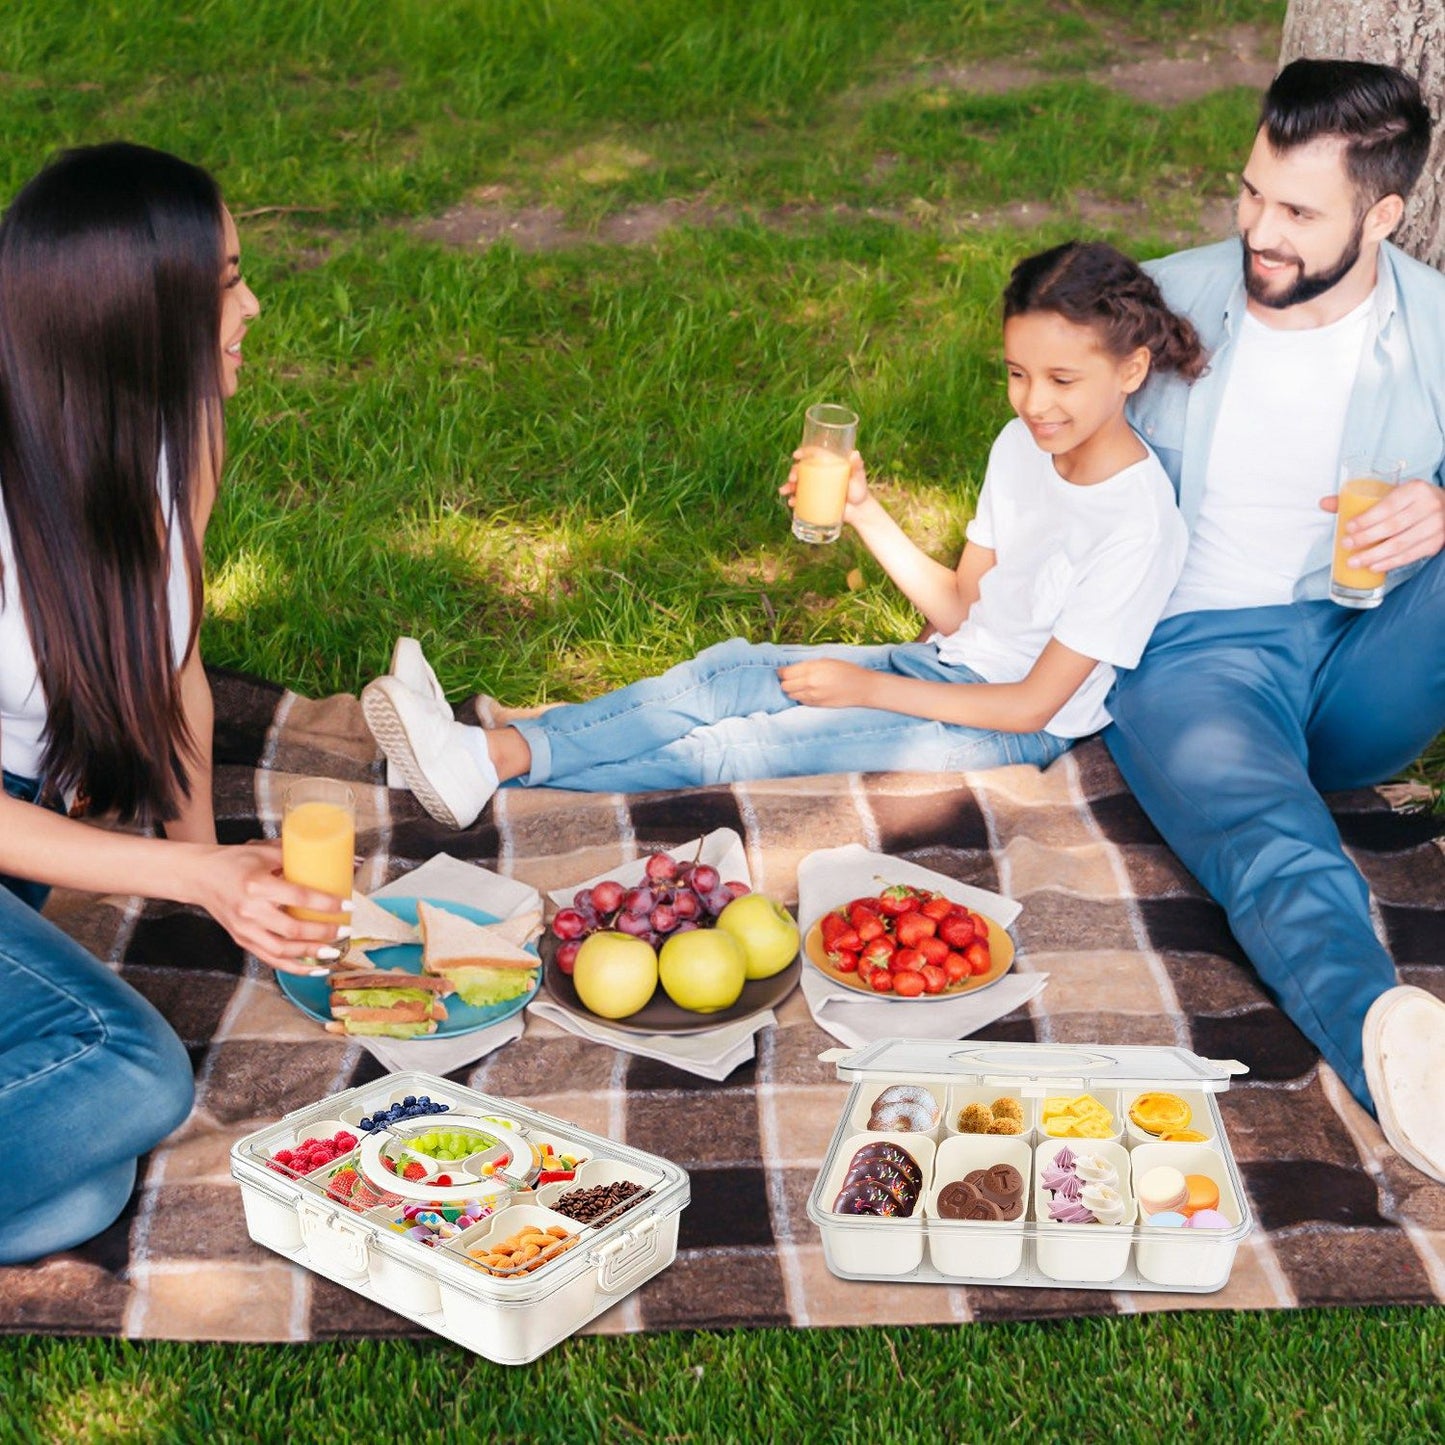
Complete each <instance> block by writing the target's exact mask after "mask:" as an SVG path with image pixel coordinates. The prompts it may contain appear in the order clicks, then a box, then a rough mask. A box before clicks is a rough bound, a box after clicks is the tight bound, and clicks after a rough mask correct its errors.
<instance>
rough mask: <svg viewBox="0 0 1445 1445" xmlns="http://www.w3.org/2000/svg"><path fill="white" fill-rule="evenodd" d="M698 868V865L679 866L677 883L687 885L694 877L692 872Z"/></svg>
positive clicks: (686, 864)
mask: <svg viewBox="0 0 1445 1445" xmlns="http://www.w3.org/2000/svg"><path fill="white" fill-rule="evenodd" d="M696 867H697V864H696V863H692V862H688V863H679V864H678V865H677V882H678V883H686V882H688V880H689V879H691V877H692V870H693V869H694V868H696Z"/></svg>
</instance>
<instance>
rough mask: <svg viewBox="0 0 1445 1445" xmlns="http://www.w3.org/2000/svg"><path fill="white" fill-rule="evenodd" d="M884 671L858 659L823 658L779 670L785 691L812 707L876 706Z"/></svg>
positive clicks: (795, 663) (794, 663)
mask: <svg viewBox="0 0 1445 1445" xmlns="http://www.w3.org/2000/svg"><path fill="white" fill-rule="evenodd" d="M879 676H880V674H879V673H876V672H873V671H872V670H870V669H869V668H866V667H859V666H858V664H857V663H856V662H838V661H836V660H834V659H833V658H828V657H819V658H815V659H813V660H812V661H811V662H793V663H789V664H788V666H787V667H780V668H779V669H778V679H779V681H780V682H781V683H782V684H783V691H784V692H785V693H787V695H788V696H789V697H790V698H792V699H793V701H794V702H800V703H804V704H805V705H806V706H808V707H872V706H874V703H873V700H872V693H873V689H874V687H875V686H876V684H877V682H878V678H879Z"/></svg>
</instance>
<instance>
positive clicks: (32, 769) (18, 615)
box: [0, 456, 191, 778]
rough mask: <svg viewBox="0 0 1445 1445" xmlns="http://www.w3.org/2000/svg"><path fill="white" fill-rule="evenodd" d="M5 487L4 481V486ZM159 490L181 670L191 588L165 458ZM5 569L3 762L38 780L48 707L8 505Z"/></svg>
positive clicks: (0, 616) (1, 549)
mask: <svg viewBox="0 0 1445 1445" xmlns="http://www.w3.org/2000/svg"><path fill="white" fill-rule="evenodd" d="M3 485H4V483H3V479H0V486H3ZM159 491H160V497H161V505H162V507H163V508H164V510H165V515H166V516H167V517H168V518H169V523H170V527H169V530H170V554H171V566H170V575H169V577H168V578H167V582H166V597H167V602H168V604H169V610H170V621H171V651H172V655H173V656H174V657H175V660H176V666H177V667H179V666H180V665H181V663H182V662H183V661H184V660H185V653H184V649H185V646H186V639H187V637H188V636H189V635H190V630H191V586H190V578H189V577H188V576H187V574H186V559H185V552H184V550H183V548H182V544H181V534H180V526H179V523H178V521H177V518H176V511H175V507H174V505H173V504H172V502H171V488H170V479H169V475H168V473H167V471H166V462H165V457H164V456H162V457H161V464H160V477H159ZM0 567H3V568H4V574H3V578H0V764H3V766H4V768H5V771H6V772H7V773H13V774H15V775H16V776H17V777H22V778H34V777H38V776H39V773H40V759H41V757H42V755H43V754H44V751H45V723H46V717H47V714H48V707H47V704H46V701H45V690H44V688H43V687H42V686H41V683H40V674H39V672H38V670H37V668H36V666H35V649H34V647H33V646H32V645H31V641H30V629H29V628H28V627H27V626H26V622H25V607H24V604H23V603H22V602H21V600H20V585H19V580H18V577H17V575H16V561H15V542H14V538H13V537H12V536H11V534H10V517H9V513H8V512H7V511H6V510H5V508H4V507H3V506H0Z"/></svg>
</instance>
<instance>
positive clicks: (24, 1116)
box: [0, 773, 194, 1264]
mask: <svg viewBox="0 0 1445 1445" xmlns="http://www.w3.org/2000/svg"><path fill="white" fill-rule="evenodd" d="M5 791H6V792H7V793H10V794H11V795H12V796H14V797H19V798H22V799H24V800H25V801H27V802H29V801H33V800H34V798H35V795H36V791H37V788H36V784H35V782H34V780H33V779H22V778H16V777H13V776H12V775H11V774H9V773H6V774H5ZM0 884H3V886H0V998H3V1000H4V1008H3V1010H0V1111H3V1117H4V1118H5V1120H6V1123H7V1124H8V1125H9V1127H10V1129H11V1131H12V1132H11V1134H10V1138H9V1140H8V1142H7V1144H6V1149H5V1185H6V1191H5V1192H6V1200H5V1207H4V1210H3V1211H0V1264H20V1263H23V1262H25V1261H27V1260H32V1259H38V1258H40V1257H41V1256H42V1255H47V1254H53V1253H54V1252H55V1251H57V1250H61V1249H69V1248H71V1247H72V1246H74V1245H77V1244H80V1243H82V1242H83V1241H85V1240H87V1239H90V1238H92V1237H93V1236H94V1235H97V1234H99V1233H100V1232H101V1230H103V1229H105V1228H106V1227H107V1226H108V1225H110V1224H112V1223H113V1222H114V1221H115V1220H116V1219H117V1218H118V1217H119V1216H120V1213H121V1211H122V1210H123V1209H124V1208H125V1206H126V1202H127V1201H128V1200H129V1198H130V1196H131V1191H132V1190H133V1189H134V1187H135V1177H136V1160H137V1159H138V1158H139V1157H140V1156H141V1155H142V1154H144V1153H146V1152H147V1151H148V1150H150V1149H151V1148H153V1147H154V1146H155V1145H156V1144H158V1143H159V1142H160V1141H161V1140H162V1139H164V1138H165V1137H166V1135H167V1134H169V1133H170V1132H171V1131H172V1130H173V1129H174V1128H176V1126H177V1125H179V1124H180V1123H181V1122H182V1121H183V1120H184V1119H185V1118H186V1116H187V1114H189V1113H190V1109H191V1099H192V1095H193V1092H194V1081H193V1079H192V1074H191V1064H190V1060H189V1058H188V1057H187V1056H186V1050H185V1047H184V1046H183V1045H182V1043H181V1041H180V1039H178V1038H177V1037H176V1035H175V1033H174V1032H173V1031H172V1029H171V1027H170V1025H169V1024H167V1023H166V1021H165V1020H164V1019H163V1018H162V1017H161V1016H160V1014H159V1013H157V1012H156V1010H155V1009H154V1008H152V1007H151V1005H150V1004H149V1003H147V1002H146V1000H145V999H143V998H142V997H141V996H140V994H138V993H137V992H136V991H135V990H134V989H133V988H131V987H130V986H129V985H128V984H125V983H122V982H121V980H120V979H119V978H117V977H116V975H115V974H113V973H112V972H111V971H110V970H109V969H108V968H106V967H105V965H104V964H102V963H101V962H100V961H99V960H98V959H96V958H93V957H92V956H91V955H90V954H89V953H87V952H86V951H85V950H84V949H83V948H81V947H80V945H79V944H78V943H76V942H74V941H73V940H72V939H71V938H69V937H67V936H66V935H65V934H64V933H62V932H61V931H60V929H58V928H57V927H56V926H55V925H54V924H53V923H51V922H49V921H48V920H47V919H44V918H42V917H41V916H40V912H39V909H40V907H41V905H43V903H44V901H45V896H46V894H47V892H48V890H47V889H46V888H45V887H44V885H41V884H35V883H30V882H26V881H24V880H20V879H13V878H7V877H4V876H0Z"/></svg>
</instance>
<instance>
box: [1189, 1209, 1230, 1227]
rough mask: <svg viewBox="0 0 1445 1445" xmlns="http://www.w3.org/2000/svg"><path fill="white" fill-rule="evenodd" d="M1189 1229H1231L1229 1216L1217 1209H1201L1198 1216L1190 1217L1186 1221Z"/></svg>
mask: <svg viewBox="0 0 1445 1445" xmlns="http://www.w3.org/2000/svg"><path fill="white" fill-rule="evenodd" d="M1185 1224H1186V1226H1187V1227H1188V1228H1189V1229H1231V1228H1233V1226H1232V1225H1231V1224H1230V1221H1229V1218H1228V1216H1227V1215H1223V1214H1221V1213H1220V1212H1219V1211H1218V1210H1217V1209H1201V1210H1200V1211H1199V1212H1198V1214H1193V1215H1190V1217H1189V1218H1188V1219H1187V1220H1186V1221H1185Z"/></svg>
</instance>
